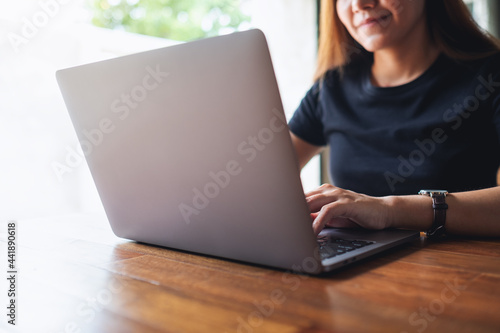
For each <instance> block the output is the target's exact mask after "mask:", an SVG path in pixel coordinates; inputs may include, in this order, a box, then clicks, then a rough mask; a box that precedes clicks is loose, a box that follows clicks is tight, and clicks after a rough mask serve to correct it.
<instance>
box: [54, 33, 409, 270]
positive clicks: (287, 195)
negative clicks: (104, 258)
mask: <svg viewBox="0 0 500 333" xmlns="http://www.w3.org/2000/svg"><path fill="white" fill-rule="evenodd" d="M57 80H58V83H59V86H60V89H61V91H62V94H63V97H64V100H65V103H66V106H67V108H68V111H69V114H70V116H71V119H72V122H73V125H74V127H75V130H76V133H77V136H78V138H79V140H80V144H81V146H82V149H83V152H84V153H85V155H86V160H87V163H88V165H89V167H90V171H91V173H92V176H93V179H94V181H95V184H96V187H97V190H98V192H99V195H100V198H101V200H102V203H103V206H104V208H105V210H106V214H107V217H108V220H109V222H110V224H111V227H112V229H113V232H114V233H115V234H116V235H117V236H119V237H123V238H127V239H131V240H135V241H140V242H145V243H149V244H155V245H160V246H164V247H169V248H173V249H180V250H185V251H191V252H196V253H200V254H205V255H212V256H217V257H222V258H228V259H234V260H239V261H244V262H249V263H255V264H261V265H266V266H272V267H277V268H282V269H286V270H293V271H298V272H305V273H311V274H316V273H320V272H322V271H330V270H332V269H335V268H337V267H341V266H344V265H346V264H349V263H352V262H355V261H357V260H360V259H362V258H365V257H367V256H369V255H372V254H374V253H377V252H380V251H382V250H385V249H387V248H389V247H392V246H395V245H398V244H401V243H403V242H407V241H410V240H412V239H415V238H416V237H419V233H418V232H413V231H402V230H390V231H381V232H371V231H366V230H365V231H361V230H337V229H325V230H324V231H323V232H322V233H321V234H320V238H316V237H315V235H314V234H313V230H312V225H311V218H310V214H309V211H308V207H307V205H306V201H305V197H304V193H303V189H302V185H301V181H300V177H299V167H298V163H297V160H296V156H295V152H294V150H293V147H292V144H291V140H290V136H289V132H288V127H287V124H286V120H285V116H284V113H283V107H282V103H281V99H280V94H279V91H278V86H277V83H276V79H275V75H274V70H273V66H272V63H271V58H270V55H269V51H268V48H267V43H266V40H265V37H264V35H263V33H262V32H261V31H259V30H252V31H246V32H240V33H235V34H232V35H227V36H222V37H215V38H210V39H205V40H200V41H195V42H190V43H186V44H181V45H176V46H171V47H167V48H162V49H158V50H153V51H147V52H142V53H138V54H134V55H129V56H124V57H120V58H116V59H112V60H106V61H102V62H97V63H92V64H87V65H83V66H78V67H74V68H68V69H63V70H60V71H58V72H57Z"/></svg>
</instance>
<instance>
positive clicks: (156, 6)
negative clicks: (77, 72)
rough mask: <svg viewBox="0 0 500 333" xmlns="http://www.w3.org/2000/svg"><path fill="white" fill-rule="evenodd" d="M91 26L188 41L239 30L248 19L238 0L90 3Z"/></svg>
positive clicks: (106, 0) (107, 0)
mask: <svg viewBox="0 0 500 333" xmlns="http://www.w3.org/2000/svg"><path fill="white" fill-rule="evenodd" d="M90 5H91V7H92V11H93V18H92V23H93V24H94V25H96V26H98V27H103V28H110V29H123V30H125V31H129V32H135V33H139V34H143V35H149V36H156V37H163V38H168V39H173V40H180V41H187V40H193V39H199V38H204V37H211V36H216V35H219V34H221V33H223V32H231V31H236V30H238V28H239V27H241V25H242V24H245V23H249V21H250V18H249V17H248V16H246V15H245V14H244V13H242V11H241V10H240V0H90Z"/></svg>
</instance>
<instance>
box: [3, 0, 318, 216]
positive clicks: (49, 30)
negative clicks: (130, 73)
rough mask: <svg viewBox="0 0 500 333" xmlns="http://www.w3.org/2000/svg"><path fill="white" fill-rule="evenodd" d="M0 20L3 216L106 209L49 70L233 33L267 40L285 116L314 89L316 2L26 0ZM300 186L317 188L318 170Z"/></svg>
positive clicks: (7, 5) (8, 6) (7, 8)
mask: <svg viewBox="0 0 500 333" xmlns="http://www.w3.org/2000/svg"><path fill="white" fill-rule="evenodd" d="M1 1H2V10H1V11H0V57H1V61H0V73H1V75H0V96H1V99H0V103H1V108H0V153H1V163H0V188H1V190H0V217H1V219H2V220H6V219H24V218H32V217H43V216H53V215H61V214H69V213H80V212H99V211H102V206H101V204H100V200H99V197H98V194H97V192H96V189H95V187H94V184H93V181H92V178H91V175H90V172H89V170H88V168H87V165H86V163H85V161H84V159H83V158H82V157H81V156H82V153H81V150H80V148H79V146H78V141H77V138H76V135H75V132H74V130H73V127H72V125H71V122H70V119H69V116H68V114H67V111H66V108H65V106H64V102H63V100H62V97H61V95H60V92H59V89H58V86H57V83H56V80H55V71H56V70H58V69H61V68H65V67H70V66H75V65H80V64H84V63H88V62H93V61H98V60H103V59H107V58H112V57H116V56H120V55H125V54H130V53H134V52H139V51H144V50H148V49H154V48H160V47H164V46H168V45H173V44H176V43H180V42H185V41H190V40H195V39H199V38H206V37H211V36H217V35H222V34H228V33H232V32H235V31H241V30H247V29H250V28H260V29H262V30H263V31H264V32H265V34H266V35H267V38H268V42H269V45H270V49H271V53H272V57H273V61H274V63H275V71H276V74H277V77H278V81H279V85H280V90H281V92H282V98H283V102H284V107H285V111H286V113H287V116H288V117H289V116H291V114H292V113H293V111H294V110H295V108H296V107H297V105H298V104H299V102H300V100H301V98H302V97H303V96H304V94H305V92H306V91H307V89H308V88H309V87H310V85H311V84H312V72H313V69H314V59H315V47H316V34H317V31H316V17H317V13H316V11H317V9H316V1H315V0H293V1H287V0H273V1H265V0H203V1H202V0H22V1H4V0H1ZM308 170H309V171H304V173H303V174H304V176H303V178H304V186H305V187H307V188H312V187H315V186H317V185H318V184H319V162H318V161H317V160H316V161H315V162H313V163H311V165H310V166H309V167H308Z"/></svg>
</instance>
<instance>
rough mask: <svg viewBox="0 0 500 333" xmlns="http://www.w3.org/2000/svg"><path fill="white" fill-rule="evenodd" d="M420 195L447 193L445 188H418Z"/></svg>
mask: <svg viewBox="0 0 500 333" xmlns="http://www.w3.org/2000/svg"><path fill="white" fill-rule="evenodd" d="M418 194H420V195H428V196H431V197H432V196H435V195H446V194H448V191H446V190H420V192H418Z"/></svg>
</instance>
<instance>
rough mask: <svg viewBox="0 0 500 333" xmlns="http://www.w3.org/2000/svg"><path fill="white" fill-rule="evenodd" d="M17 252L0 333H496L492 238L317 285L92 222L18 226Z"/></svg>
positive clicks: (498, 313)
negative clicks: (135, 238)
mask: <svg viewBox="0 0 500 333" xmlns="http://www.w3.org/2000/svg"><path fill="white" fill-rule="evenodd" d="M0 235H1V238H0V239H1V243H0V246H1V248H2V251H1V252H0V253H2V258H1V261H2V265H1V267H2V269H3V270H4V272H5V274H7V273H6V271H7V268H6V266H7V265H6V263H7V252H6V251H5V249H6V247H7V244H6V240H7V224H6V223H3V224H2V226H1V230H0ZM16 242H17V245H18V247H17V249H16V251H17V253H16V254H17V262H16V265H17V267H16V269H17V270H18V272H17V286H16V292H17V299H16V305H17V309H16V326H12V325H8V324H7V320H8V317H6V314H7V311H8V310H7V309H6V307H5V306H3V305H5V304H7V303H6V298H7V296H6V295H7V289H8V284H7V283H6V279H5V278H2V279H1V280H2V283H3V284H2V285H1V288H2V290H1V292H0V294H1V295H2V301H1V302H2V308H3V309H4V310H3V312H4V313H2V321H1V323H0V331H2V330H3V331H6V332H37V333H38V332H52V333H61V332H141V333H142V332H238V333H251V332H302V333H306V332H307V333H309V332H384V333H387V332H395V333H401V332H408V333H410V332H418V333H423V332H475V333H476V332H500V242H499V241H497V240H478V239H475V240H474V239H450V240H448V241H446V242H441V243H435V242H428V241H426V240H424V239H422V240H418V241H415V242H414V243H411V244H409V245H405V246H402V247H399V248H396V249H395V250H391V251H390V252H386V253H384V254H381V255H379V256H377V257H375V258H373V259H369V260H366V261H364V262H360V263H357V264H355V265H353V266H351V267H346V268H344V269H343V270H341V271H337V272H334V273H331V274H328V275H324V276H319V277H313V276H303V275H296V274H292V273H288V272H284V271H280V270H275V269H270V268H265V267H259V266H255V265H247V264H243V263H238V262H231V261H226V260H220V259H217V258H212V257H206V256H200V255H195V254H190V253H185V252H180V251H174V250H169V249H165V248H160V247H155V246H149V245H145V244H139V243H135V242H132V241H127V240H123V239H119V238H117V237H115V236H114V235H113V234H112V232H111V230H110V228H109V227H108V225H107V221H106V219H105V217H102V216H94V215H87V216H70V217H60V218H46V219H38V220H26V221H18V222H17V225H16Z"/></svg>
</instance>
